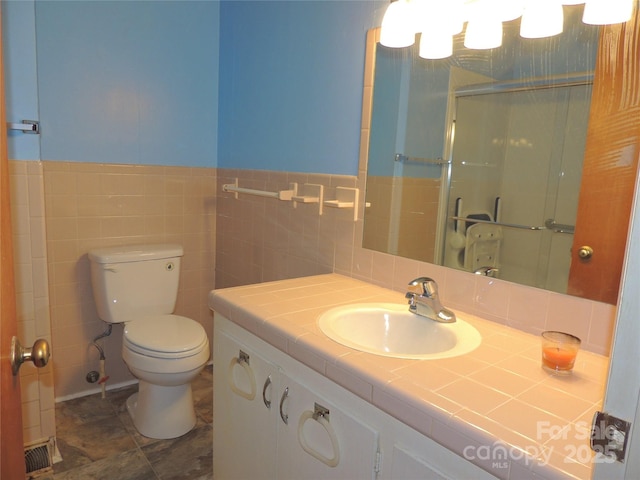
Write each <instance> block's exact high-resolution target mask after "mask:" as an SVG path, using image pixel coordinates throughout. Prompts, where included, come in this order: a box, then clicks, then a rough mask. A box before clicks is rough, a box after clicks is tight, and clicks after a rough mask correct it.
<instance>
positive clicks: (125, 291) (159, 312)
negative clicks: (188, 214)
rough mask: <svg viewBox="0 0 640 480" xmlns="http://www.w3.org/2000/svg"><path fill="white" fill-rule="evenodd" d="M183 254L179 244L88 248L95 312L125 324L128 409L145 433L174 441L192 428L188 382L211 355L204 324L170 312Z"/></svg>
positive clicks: (112, 321) (193, 417) (174, 297)
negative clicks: (131, 390)
mask: <svg viewBox="0 0 640 480" xmlns="http://www.w3.org/2000/svg"><path fill="white" fill-rule="evenodd" d="M182 253H183V252H182V247H180V246H179V245H143V246H125V247H111V248H105V249H98V250H93V251H91V252H89V259H90V262H91V280H92V287H93V292H94V298H95V300H96V307H97V309H98V315H99V316H100V318H101V319H102V320H104V321H106V322H109V323H123V324H124V333H123V337H122V358H123V360H124V362H125V364H126V365H127V367H128V368H129V371H130V372H131V373H132V374H133V375H134V376H135V377H136V378H137V379H138V380H139V383H138V392H137V393H135V394H133V395H132V396H131V397H130V398H129V399H128V400H127V410H128V412H129V415H130V416H131V418H132V420H133V424H134V426H135V427H136V429H137V430H138V431H139V432H140V433H141V434H142V435H144V436H146V437H150V438H158V439H168V438H176V437H179V436H181V435H184V434H185V433H187V432H189V431H190V430H191V429H192V428H193V427H194V426H195V424H196V415H195V411H194V407H193V395H192V393H191V381H192V380H193V379H194V378H195V377H196V376H197V375H198V374H199V373H200V371H201V370H202V368H203V367H204V365H205V364H206V363H207V361H208V360H209V355H210V349H209V340H208V338H207V334H206V332H205V330H204V328H203V327H202V325H200V324H199V323H198V322H196V321H195V320H192V319H190V318H187V317H183V316H180V315H174V314H173V313H172V312H173V310H174V308H175V301H176V298H177V291H178V278H179V271H180V257H181V256H182Z"/></svg>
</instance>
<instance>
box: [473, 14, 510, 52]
mask: <svg viewBox="0 0 640 480" xmlns="http://www.w3.org/2000/svg"><path fill="white" fill-rule="evenodd" d="M500 45H502V22H501V21H500V20H498V19H497V18H492V17H490V16H479V17H475V18H472V19H471V20H469V22H467V31H466V32H465V34H464V46H465V47H467V48H472V49H476V50H485V49H488V48H496V47H499V46H500Z"/></svg>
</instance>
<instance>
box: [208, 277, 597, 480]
mask: <svg viewBox="0 0 640 480" xmlns="http://www.w3.org/2000/svg"><path fill="white" fill-rule="evenodd" d="M363 302H364V303H366V302H392V303H406V300H405V298H404V295H403V294H401V293H398V292H394V291H391V290H387V289H384V288H380V287H377V286H374V285H371V284H368V283H364V282H361V281H358V280H355V279H352V278H348V277H343V276H341V275H337V274H327V275H319V276H313V277H303V278H297V279H291V280H282V281H276V282H269V283H262V284H256V285H248V286H241V287H233V288H227V289H222V290H214V291H212V292H211V293H210V294H209V306H210V307H211V309H212V310H214V311H216V312H218V313H219V314H221V315H223V316H225V317H226V318H228V319H229V320H231V321H233V322H234V323H236V324H238V325H240V326H241V327H243V328H245V329H247V330H249V331H250V332H252V333H253V334H255V335H257V336H258V337H260V338H262V339H263V340H265V341H266V342H268V343H270V344H271V345H273V346H274V347H276V348H278V349H280V350H282V351H283V352H285V353H287V354H289V355H290V356H291V357H293V358H295V359H297V360H298V361H300V362H302V363H303V364H305V365H307V366H309V367H310V368H312V369H314V370H316V371H317V372H319V373H321V374H322V375H324V376H325V377H327V378H329V379H331V380H332V381H334V382H336V383H337V384H339V385H341V386H343V387H344V388H346V389H347V390H349V391H351V392H353V393H354V394H356V395H357V396H359V397H361V398H363V399H365V400H366V401H368V402H370V403H371V404H373V405H375V406H376V407H378V408H380V409H381V410H383V411H385V412H387V413H388V414H389V415H391V416H393V417H395V418H397V419H398V420H400V421H402V422H404V423H406V424H407V425H409V426H411V427H412V428H414V429H415V430H417V431H419V432H420V433H422V434H424V435H426V436H427V437H430V438H433V439H434V440H436V441H437V442H438V443H440V444H442V445H443V446H445V447H447V448H449V449H450V450H452V451H454V452H456V453H458V454H459V455H461V456H462V457H464V458H466V459H467V460H470V461H471V462H473V463H475V464H478V465H479V466H481V467H482V468H483V469H485V470H487V471H489V472H491V473H492V474H494V475H495V476H497V477H499V478H505V479H518V480H521V479H525V478H548V479H555V478H558V479H567V478H580V479H584V478H590V476H591V469H592V462H593V452H592V451H591V450H590V448H589V433H590V428H591V420H592V417H593V414H594V412H595V411H596V410H598V409H599V408H600V407H601V404H602V398H603V395H604V386H605V382H606V375H607V368H608V358H607V357H604V356H601V355H597V354H594V353H591V352H587V351H580V352H579V354H578V358H577V360H576V365H575V367H574V372H573V375H570V376H556V375H553V374H549V373H547V372H545V371H544V370H543V369H542V368H541V367H540V341H539V338H538V337H537V336H535V335H531V334H528V333H524V332H522V331H520V330H515V329H513V328H509V327H505V326H503V325H499V324H497V323H494V322H491V321H487V320H483V319H481V318H479V317H476V316H474V315H469V314H465V313H463V312H456V313H457V314H458V315H459V316H460V318H463V319H464V320H465V321H467V322H468V323H470V324H472V325H473V326H475V327H476V328H477V329H478V331H479V332H480V333H481V335H482V343H481V345H480V346H479V347H478V348H477V349H476V350H474V351H473V352H471V353H469V354H466V355H463V356H460V357H455V358H448V359H441V360H407V359H396V358H389V357H383V356H379V355H373V354H369V353H364V352H359V351H357V350H353V349H351V348H348V347H345V346H342V345H340V344H338V343H336V342H334V341H333V340H331V339H329V338H328V337H326V336H325V335H324V334H323V333H322V332H321V331H320V329H319V328H318V326H317V319H318V316H319V315H320V314H321V313H322V312H323V311H325V310H327V309H329V308H332V307H335V306H338V305H344V304H350V303H363ZM504 454H506V455H507V457H508V458H509V460H507V461H505V460H504V458H505V456H504Z"/></svg>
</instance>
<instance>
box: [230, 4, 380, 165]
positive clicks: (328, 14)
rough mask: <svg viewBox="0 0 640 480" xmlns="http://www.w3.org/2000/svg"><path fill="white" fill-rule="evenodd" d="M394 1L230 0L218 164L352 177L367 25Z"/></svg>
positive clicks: (375, 22) (373, 24)
mask: <svg viewBox="0 0 640 480" xmlns="http://www.w3.org/2000/svg"><path fill="white" fill-rule="evenodd" d="M387 5H388V1H371V0H360V1H358V0H353V1H268V2H264V1H263V2H261V1H242V2H239V1H224V2H222V4H221V11H220V24H221V28H220V110H219V122H220V124H219V143H218V166H219V167H225V168H241V169H262V170H278V171H296V172H317V173H332V174H346V175H356V174H357V168H358V154H359V145H360V117H361V109H362V82H363V74H364V52H365V37H366V31H367V30H368V29H369V28H372V27H374V26H379V25H380V22H381V20H382V16H383V15H384V10H385V8H386V6H387Z"/></svg>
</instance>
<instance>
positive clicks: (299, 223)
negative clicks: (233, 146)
mask: <svg viewBox="0 0 640 480" xmlns="http://www.w3.org/2000/svg"><path fill="white" fill-rule="evenodd" d="M233 178H238V184H239V185H240V186H244V187H247V188H254V189H262V190H280V189H285V188H287V187H288V185H289V182H294V181H296V182H299V183H305V182H307V183H320V184H323V185H325V186H326V187H329V188H327V189H326V194H325V195H326V196H327V198H331V196H332V194H333V190H332V189H333V188H334V187H335V186H337V185H343V186H358V187H360V188H361V192H362V191H363V189H362V187H363V185H362V183H363V182H362V181H361V180H359V179H357V178H356V177H347V176H330V175H326V176H318V175H304V174H291V173H287V172H272V171H243V170H232V169H228V170H227V169H219V170H218V210H217V215H218V221H217V231H216V234H217V237H218V240H217V244H218V248H217V251H216V279H217V281H216V287H218V288H222V287H228V286H235V285H246V284H250V283H258V282H265V281H270V280H279V279H284V278H292V277H296V276H303V275H315V274H322V273H328V272H335V273H340V274H343V275H347V276H351V277H354V278H358V279H360V280H364V281H367V282H370V283H373V284H376V285H380V286H383V287H386V288H390V289H392V290H396V291H400V292H404V291H406V287H407V283H408V282H409V281H410V280H411V279H413V278H416V277H418V276H421V275H428V276H431V277H433V278H435V279H436V280H437V282H438V284H439V287H440V294H441V297H442V299H443V302H444V303H445V305H447V306H449V307H453V308H457V309H460V310H463V311H466V312H469V313H473V314H476V315H479V316H481V317H484V318H487V319H489V320H492V321H495V322H498V323H501V324H504V325H508V326H511V327H514V328H517V329H520V330H523V331H526V332H529V333H533V334H538V333H540V332H542V331H543V330H549V329H558V330H566V331H569V332H571V333H573V334H575V335H577V336H579V337H580V338H582V340H583V348H585V349H587V350H591V351H593V352H596V353H599V354H604V355H608V354H609V349H610V346H611V337H612V332H613V325H614V321H615V312H616V308H615V306H612V305H608V304H604V303H600V302H594V301H590V300H584V299H581V298H577V297H571V296H568V295H562V294H558V293H553V292H548V291H545V290H540V289H537V288H533V287H526V286H522V285H517V284H513V283H510V282H505V281H501V280H497V279H492V278H488V277H483V276H479V275H473V274H470V273H467V272H462V271H458V270H454V269H450V268H446V267H441V266H437V265H433V264H430V263H426V262H420V261H416V260H410V259H407V258H403V257H396V256H393V255H388V254H385V253H380V252H377V251H373V250H367V249H364V248H361V246H360V245H362V231H363V228H362V212H363V209H364V207H363V206H361V208H360V214H359V219H358V221H357V222H354V221H353V219H352V218H351V217H350V215H351V212H344V211H341V210H336V209H325V210H324V212H323V215H321V216H319V215H318V213H317V208H316V209H315V210H314V208H313V206H312V205H298V207H297V208H293V203H292V202H283V201H278V200H275V199H270V198H261V197H253V196H250V195H242V194H241V195H239V198H238V199H234V196H233V194H231V193H225V192H223V191H222V184H224V183H230V182H231V181H232V180H233ZM360 178H364V175H361V176H360ZM361 195H363V194H362V193H361ZM301 207H303V208H301Z"/></svg>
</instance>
